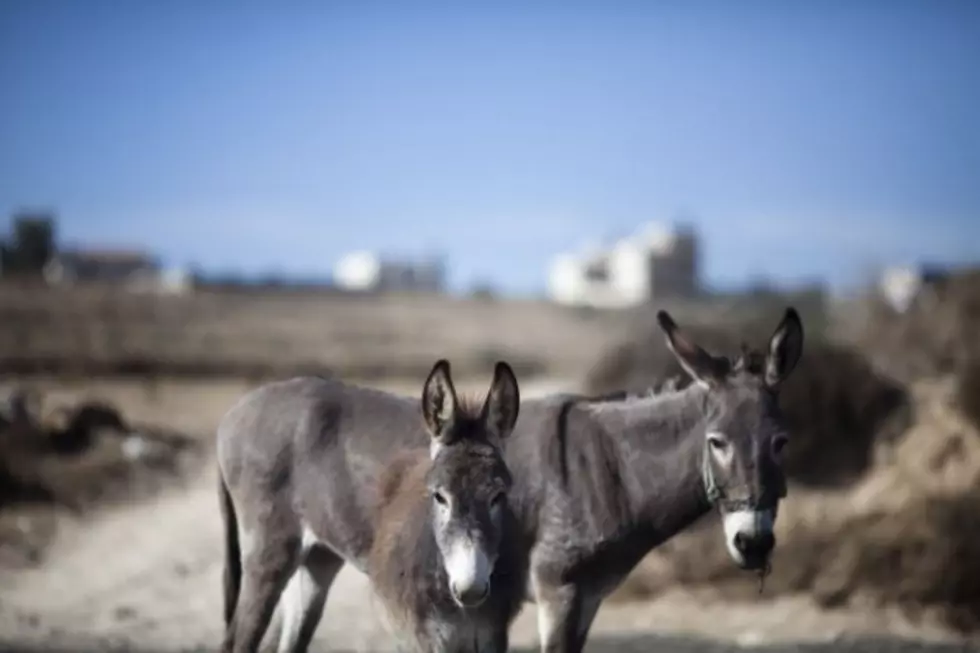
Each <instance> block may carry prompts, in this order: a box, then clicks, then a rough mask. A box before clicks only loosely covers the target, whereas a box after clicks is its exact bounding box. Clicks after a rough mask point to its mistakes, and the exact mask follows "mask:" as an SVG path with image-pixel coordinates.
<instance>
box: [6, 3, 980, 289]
mask: <svg viewBox="0 0 980 653" xmlns="http://www.w3.org/2000/svg"><path fill="white" fill-rule="evenodd" d="M0 89H2V91H0V92H2V96H3V101H2V109H0V211H2V212H3V213H4V214H9V213H10V212H11V211H13V210H15V209H17V208H18V207H22V206H27V207H33V206H44V207H52V208H54V209H55V210H57V212H58V214H59V218H60V231H61V236H62V238H63V239H64V240H67V241H71V242H76V243H84V244H89V245H122V246H131V245H144V244H145V245H149V246H151V247H152V248H154V249H155V250H156V251H158V252H159V253H160V254H161V255H162V257H163V258H164V260H165V261H168V262H170V263H174V264H185V263H198V264H201V265H204V266H205V267H208V268H211V269H214V270H240V271H244V272H248V273H263V272H268V271H280V272H286V273H294V274H303V275H311V274H320V273H327V272H329V270H330V267H331V265H332V264H333V262H334V260H335V259H336V258H337V257H338V256H339V255H341V254H342V253H343V252H345V251H347V250H351V249H359V248H365V247H367V248H373V249H379V250H381V251H385V252H390V253H392V254H396V255H406V256H412V255H419V254H424V253H426V252H444V253H445V254H446V255H447V257H448V260H449V263H450V265H451V270H452V281H453V285H454V286H456V287H462V288H465V287H467V286H469V285H470V284H472V283H473V282H476V281H483V280H489V281H491V282H493V283H494V284H496V285H497V286H498V287H500V288H502V289H504V290H509V291H512V292H516V293H524V292H534V291H537V290H539V289H541V288H542V287H543V285H544V282H545V274H546V266H547V264H548V261H549V259H550V258H551V257H552V256H553V255H554V254H556V253H559V252H562V251H565V250H568V249H571V248H576V247H578V246H580V245H581V244H583V243H584V242H586V241H588V240H591V239H596V238H602V237H610V236H615V235H621V234H624V233H627V232H629V231H631V230H632V229H633V228H634V227H635V226H636V225H638V224H639V223H641V222H644V221H647V220H658V219H664V220H670V219H673V218H675V217H676V216H678V215H688V216H692V217H693V218H694V220H695V221H696V224H697V226H698V227H699V229H700V231H701V233H702V236H703V238H704V246H703V250H704V259H703V263H704V265H703V269H704V275H705V278H706V280H707V281H708V282H709V283H712V284H715V285H719V286H733V285H738V284H741V283H744V282H746V281H747V280H749V279H751V278H754V277H757V276H759V275H762V274H766V275H770V276H771V277H773V278H774V279H776V280H777V281H780V282H783V283H795V282H799V281H801V280H808V279H816V278H823V279H826V280H827V281H829V282H830V283H832V284H833V285H835V286H845V285H847V284H852V283H854V282H856V281H859V280H860V279H861V278H862V275H863V274H864V273H865V272H866V270H867V269H868V268H869V266H872V265H875V264H881V263H888V262H912V261H916V260H930V261H940V262H942V261H946V262H961V261H970V260H977V259H980V3H977V2H950V1H944V0H935V1H926V0H922V1H919V2H909V1H903V0H896V1H888V2H885V1H882V2H870V1H865V2H845V1H843V0H827V1H825V2H812V3H802V2H737V3H736V2H722V1H718V2H667V1H662V2H607V3H600V2H593V3H586V2H575V1H572V2H564V3H557V2H525V3H518V2H509V1H502V2H494V3H476V2H474V3H448V2H443V3H435V2H409V1H407V0H406V1H405V2H397V3H396V2H387V3H381V2H352V1H343V0H337V1H327V0H324V1H320V2H316V1H312V0H310V1H306V2H279V3H276V2H254V1H252V2H219V1H217V0H212V1H209V2H191V1H185V0H169V1H167V2H124V1H123V0H114V1H110V0H86V1H85V2H81V1H77V0H65V1H64V2H51V1H49V0H25V1H11V0H2V1H0Z"/></svg>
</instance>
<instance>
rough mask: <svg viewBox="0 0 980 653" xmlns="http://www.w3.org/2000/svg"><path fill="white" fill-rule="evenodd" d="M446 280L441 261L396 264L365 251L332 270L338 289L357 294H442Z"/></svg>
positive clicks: (338, 264)
mask: <svg viewBox="0 0 980 653" xmlns="http://www.w3.org/2000/svg"><path fill="white" fill-rule="evenodd" d="M445 277H446V273H445V265H444V264H443V262H442V261H441V260H440V259H430V260H423V261H417V262H413V261H396V260H392V259H387V258H384V257H382V256H381V255H379V254H377V253H375V252H369V251H364V250H361V251H356V252H350V253H349V254H346V255H345V256H343V257H341V258H340V260H339V261H337V264H336V265H335V266H334V269H333V280H334V283H335V284H336V285H337V287H339V288H342V289H344V290H350V291H357V292H390V291H396V292H397V291H408V292H442V290H443V289H444V287H445Z"/></svg>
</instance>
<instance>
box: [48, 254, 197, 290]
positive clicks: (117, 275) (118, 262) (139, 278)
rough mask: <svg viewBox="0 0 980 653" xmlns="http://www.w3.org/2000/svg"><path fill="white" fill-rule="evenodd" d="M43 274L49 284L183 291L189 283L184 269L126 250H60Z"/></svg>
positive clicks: (189, 280) (150, 256)
mask: <svg viewBox="0 0 980 653" xmlns="http://www.w3.org/2000/svg"><path fill="white" fill-rule="evenodd" d="M43 274H44V279H45V281H46V282H47V283H48V285H50V286H70V285H74V284H90V283H97V284H109V285H114V286H120V287H125V288H126V289H128V290H133V291H140V292H183V291H185V290H187V289H188V288H189V287H190V286H191V279H190V275H189V274H188V273H187V272H186V271H184V270H180V269H171V270H165V269H163V268H162V267H161V266H160V263H159V261H158V260H157V259H156V257H154V256H152V255H150V254H148V253H146V252H142V251H130V250H82V249H72V250H63V251H60V252H58V253H56V254H55V255H54V256H53V257H52V258H51V260H50V261H48V263H47V264H46V265H45V266H44V270H43Z"/></svg>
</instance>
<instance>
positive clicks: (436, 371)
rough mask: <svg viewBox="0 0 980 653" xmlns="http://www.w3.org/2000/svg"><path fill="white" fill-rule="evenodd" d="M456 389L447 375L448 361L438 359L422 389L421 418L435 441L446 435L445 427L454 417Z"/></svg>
mask: <svg viewBox="0 0 980 653" xmlns="http://www.w3.org/2000/svg"><path fill="white" fill-rule="evenodd" d="M457 403H458V402H457V401H456V388H455V387H453V380H452V377H451V376H450V374H449V361H447V360H446V359H440V360H439V361H437V362H436V364H435V365H434V366H433V367H432V371H431V372H429V376H428V377H427V378H426V379H425V385H424V386H423V387H422V416H423V417H424V418H425V425H426V426H427V427H428V428H429V434H430V435H432V437H433V438H434V439H436V440H439V439H441V438H442V437H443V436H445V434H446V427H447V426H448V425H449V424H450V423H451V422H452V420H453V417H454V416H455V415H456V405H457Z"/></svg>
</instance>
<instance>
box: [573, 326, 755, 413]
mask: <svg viewBox="0 0 980 653" xmlns="http://www.w3.org/2000/svg"><path fill="white" fill-rule="evenodd" d="M716 359H717V360H719V361H725V363H726V367H727V368H728V372H729V374H740V373H741V374H748V375H751V376H762V375H763V374H764V373H765V366H766V354H765V352H763V351H761V350H759V349H754V348H752V347H750V346H749V345H748V344H747V343H744V342H743V343H742V344H741V346H740V352H739V355H738V356H737V357H735V358H732V357H725V356H716ZM685 380H686V377H685V376H682V375H678V374H674V375H672V376H668V377H665V378H662V379H659V380H658V381H655V382H654V384H653V385H651V386H649V387H648V388H647V389H646V390H643V391H639V392H631V391H629V390H613V391H611V392H607V393H604V394H599V395H591V396H586V397H582V398H581V399H580V400H579V403H582V404H588V405H590V406H592V407H596V408H601V407H602V406H604V405H607V404H624V403H625V404H631V403H636V402H641V401H646V400H648V399H651V398H659V397H663V398H667V397H671V396H674V395H677V394H679V393H681V392H683V391H684V389H685V388H686V387H687V386H686V385H685V386H684V387H681V383H683V382H684V381H685Z"/></svg>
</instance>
